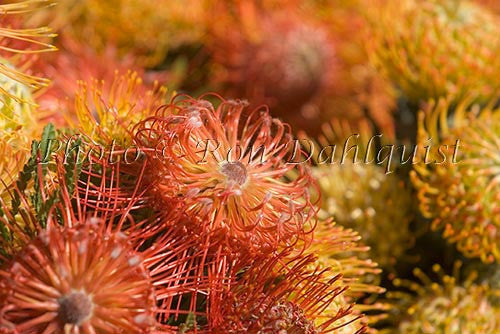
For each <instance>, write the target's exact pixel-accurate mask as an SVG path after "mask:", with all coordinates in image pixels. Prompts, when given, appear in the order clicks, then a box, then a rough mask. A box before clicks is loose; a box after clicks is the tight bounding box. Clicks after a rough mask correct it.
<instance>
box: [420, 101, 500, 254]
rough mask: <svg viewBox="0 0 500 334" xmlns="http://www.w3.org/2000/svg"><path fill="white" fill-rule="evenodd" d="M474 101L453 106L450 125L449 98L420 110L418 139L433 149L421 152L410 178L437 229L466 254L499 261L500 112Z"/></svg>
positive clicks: (425, 214) (427, 215) (422, 144)
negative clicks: (498, 155) (499, 162)
mask: <svg viewBox="0 0 500 334" xmlns="http://www.w3.org/2000/svg"><path fill="white" fill-rule="evenodd" d="M471 99H472V98H471ZM471 99H465V100H463V101H462V102H461V103H460V104H459V105H458V106H457V107H456V108H454V110H453V111H454V113H453V115H451V116H449V117H450V124H448V119H447V117H448V110H449V109H450V99H441V100H439V101H438V102H433V101H431V102H430V103H429V104H427V105H426V106H425V108H424V111H422V112H420V114H419V134H418V143H419V145H420V146H429V145H430V144H432V145H433V146H434V148H433V149H430V150H427V149H423V148H421V149H420V150H419V151H418V152H419V155H418V158H419V161H420V162H419V163H418V164H415V165H414V171H413V172H412V175H411V176H412V180H413V183H414V185H415V187H416V188H417V190H418V198H419V200H420V209H421V211H422V213H423V214H424V216H426V217H428V218H431V219H433V225H432V227H433V228H435V229H443V236H444V237H445V238H446V239H447V240H448V241H450V242H453V243H455V242H456V243H457V247H458V249H459V250H460V251H461V252H463V253H464V254H465V255H467V256H472V257H481V259H482V260H483V261H488V262H491V261H497V262H498V261H500V248H499V245H500V233H499V231H498V230H499V228H500V221H499V220H498V212H499V207H498V205H497V203H498V200H497V199H498V198H499V196H500V188H499V182H498V181H499V178H498V173H497V172H498V171H497V169H498V168H497V166H496V162H497V160H498V157H497V154H496V153H497V152H498V149H499V140H498V138H499V135H500V112H499V110H498V109H493V108H491V107H485V108H482V109H481V108H479V107H478V106H477V105H473V104H471V103H470V101H471ZM476 114H478V115H476ZM429 139H431V140H432V142H431V141H430V140H429ZM446 145H447V146H446ZM443 153H445V154H446V153H447V154H446V157H447V159H446V160H445V159H443ZM433 162H437V163H433Z"/></svg>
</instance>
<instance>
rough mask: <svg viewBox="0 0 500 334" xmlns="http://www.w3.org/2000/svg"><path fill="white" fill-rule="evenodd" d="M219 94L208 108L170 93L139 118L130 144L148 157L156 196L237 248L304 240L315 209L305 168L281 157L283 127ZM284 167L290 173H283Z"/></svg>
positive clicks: (285, 137) (285, 153)
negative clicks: (153, 111) (291, 174)
mask: <svg viewBox="0 0 500 334" xmlns="http://www.w3.org/2000/svg"><path fill="white" fill-rule="evenodd" d="M219 99H220V102H219V104H218V106H217V107H214V105H213V104H212V103H210V102H209V101H208V100H207V99H204V98H201V99H194V98H191V97H188V96H186V97H184V98H182V99H181V98H177V99H174V100H173V101H172V103H171V104H169V105H166V106H164V107H162V108H161V109H159V110H158V112H157V114H156V116H154V117H151V118H148V119H146V120H145V121H143V122H141V123H140V124H139V126H138V129H137V136H136V142H137V144H138V146H139V147H140V148H141V149H142V150H143V151H145V152H146V154H148V156H149V158H150V163H151V167H150V169H149V171H148V173H149V174H151V176H150V177H151V179H152V182H153V187H154V189H155V191H156V194H157V197H158V199H159V200H163V203H169V205H177V206H179V207H180V208H182V210H184V211H185V212H186V214H188V215H189V216H193V217H195V216H202V217H206V220H205V221H206V222H208V225H207V226H203V227H202V228H204V229H205V228H206V229H208V230H211V231H217V233H218V234H219V235H220V236H221V238H222V239H224V240H226V241H227V242H228V243H229V244H234V243H235V244H236V245H238V246H237V247H241V246H242V245H243V246H245V247H250V249H253V250H255V251H259V250H260V251H261V250H263V249H264V248H269V247H271V248H276V247H277V245H278V244H279V243H290V242H293V240H294V239H297V238H298V239H301V238H304V237H305V234H306V233H307V232H308V231H309V230H310V226H309V218H310V217H311V216H312V215H313V214H314V213H315V209H314V208H313V206H312V204H311V201H310V198H309V190H308V187H310V186H311V182H312V180H311V178H310V176H309V174H308V172H307V170H306V166H303V165H302V164H299V165H297V164H292V163H287V159H289V158H290V156H291V155H290V151H292V149H293V142H292V141H291V139H292V137H291V136H290V134H289V129H288V127H287V125H285V124H283V123H282V122H281V121H279V120H277V119H273V118H271V116H269V113H268V111H267V109H266V108H261V109H255V110H253V111H247V110H246V106H247V104H246V103H245V102H242V101H234V100H224V99H222V98H219ZM246 115H248V117H246V119H245V118H244V116H246ZM299 154H300V153H297V155H299ZM296 159H298V158H297V157H296ZM292 169H297V177H295V178H294V179H287V178H286V177H287V173H288V172H289V171H291V170H292ZM197 228H198V227H197Z"/></svg>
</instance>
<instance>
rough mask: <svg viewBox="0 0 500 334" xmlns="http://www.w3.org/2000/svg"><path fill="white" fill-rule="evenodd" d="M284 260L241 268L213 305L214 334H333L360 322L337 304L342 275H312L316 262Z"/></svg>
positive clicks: (323, 272)
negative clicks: (214, 310)
mask: <svg viewBox="0 0 500 334" xmlns="http://www.w3.org/2000/svg"><path fill="white" fill-rule="evenodd" d="M286 256H287V255H285V253H280V254H278V255H274V256H271V257H270V258H269V259H267V260H263V261H262V262H258V261H256V262H254V263H253V264H252V265H251V266H250V267H243V268H241V270H240V271H239V275H240V278H239V279H237V280H236V281H234V282H233V286H232V287H231V288H230V289H229V290H227V291H226V293H223V294H222V295H221V298H220V300H218V303H217V304H215V305H214V308H215V309H217V312H216V314H219V315H220V317H218V318H214V319H213V323H212V326H213V329H212V330H213V333H276V334H281V333H308V334H314V333H331V332H335V333H336V332H338V331H340V330H341V329H342V327H344V326H348V325H349V324H350V323H352V322H356V321H358V320H359V316H351V314H350V313H351V308H352V305H348V304H347V305H346V304H343V303H342V302H340V301H339V300H340V298H341V296H342V294H343V293H344V292H345V290H346V289H347V287H346V286H344V285H342V284H341V283H340V282H341V280H340V277H341V275H340V274H339V275H335V274H334V273H332V272H329V271H328V270H320V269H315V270H310V269H309V267H310V266H311V264H312V263H314V261H315V258H314V256H311V255H308V256H306V255H304V256H299V257H296V258H294V259H291V260H290V259H288V260H287V259H286ZM329 277H330V278H329ZM337 303H339V304H337ZM335 305H336V307H335ZM363 331H364V327H363V326H361V328H360V329H359V330H357V331H356V332H355V333H362V332H363ZM353 333H354V332H353Z"/></svg>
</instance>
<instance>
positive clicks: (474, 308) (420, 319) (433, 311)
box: [390, 262, 500, 334]
mask: <svg viewBox="0 0 500 334" xmlns="http://www.w3.org/2000/svg"><path fill="white" fill-rule="evenodd" d="M460 266H461V263H460V262H456V264H455V269H454V273H453V276H449V275H446V274H444V273H443V270H442V268H441V267H440V266H439V265H434V266H433V271H434V272H435V273H437V274H438V275H439V277H440V281H439V282H435V281H433V280H432V279H431V278H430V277H429V276H427V275H426V274H425V273H424V272H423V271H422V270H420V269H418V268H416V269H415V270H414V275H415V276H416V277H417V278H418V279H419V280H420V281H421V284H419V283H417V282H413V281H409V280H401V279H396V280H395V281H394V284H395V285H396V286H400V287H404V288H407V289H408V290H409V292H403V291H399V292H393V293H391V295H390V297H391V298H395V300H396V301H397V303H398V304H400V305H403V309H405V310H406V311H405V314H403V315H402V317H401V319H400V323H399V327H398V329H397V332H398V333H411V334H417V333H439V334H459V333H460V334H462V333H464V334H473V333H484V334H493V333H496V332H497V331H498V328H499V326H500V324H499V319H500V307H499V306H498V305H495V304H494V303H493V302H492V298H493V297H494V295H495V294H496V295H498V291H494V290H493V289H492V288H491V287H490V286H488V285H486V284H480V283H475V281H476V279H475V277H474V275H471V276H469V277H467V278H466V279H465V280H464V282H460V281H459V268H460ZM395 332H396V331H395Z"/></svg>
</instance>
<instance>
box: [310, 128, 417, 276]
mask: <svg viewBox="0 0 500 334" xmlns="http://www.w3.org/2000/svg"><path fill="white" fill-rule="evenodd" d="M385 143H386V142H385V137H384V136H381V137H377V135H374V131H373V129H372V128H371V126H370V124H369V123H368V122H360V123H358V124H357V125H356V127H352V126H350V125H349V124H348V123H347V122H345V121H344V122H343V121H341V120H332V121H331V122H329V123H325V124H324V125H323V132H322V134H321V135H320V136H318V140H317V142H316V145H315V146H313V149H314V151H313V152H314V154H315V155H314V156H313V158H314V160H315V166H314V167H313V168H312V174H313V176H314V177H315V178H316V180H317V182H318V184H319V190H320V194H319V195H321V201H322V205H321V208H322V211H320V214H319V215H320V216H321V217H322V218H328V217H332V218H333V219H334V220H335V222H336V223H338V224H339V225H340V226H343V227H345V228H348V229H353V230H355V231H357V232H359V234H360V236H361V237H362V239H363V242H364V243H365V244H366V245H367V246H369V248H370V250H369V251H368V252H366V253H365V255H362V257H363V258H366V257H367V256H368V257H369V258H371V259H372V260H374V261H375V262H377V263H378V264H379V265H380V266H381V267H383V268H386V269H389V268H391V267H393V265H394V264H395V262H396V260H397V259H400V260H401V259H402V257H404V253H405V251H406V250H407V249H408V248H409V247H411V244H412V241H413V237H412V232H411V231H410V228H409V224H410V220H411V216H412V200H411V195H410V192H409V189H408V186H405V184H404V182H403V180H402V179H401V178H400V177H399V176H398V175H396V174H394V173H387V172H386V168H387V165H385V166H384V164H385V163H387V162H385V163H384V161H379V160H383V159H384V156H385V155H386V154H387V153H388V152H389V151H388V150H385V149H383V147H384V146H382V144H385ZM351 147H354V150H353V149H350V148H351ZM406 155H408V153H405V157H406ZM377 156H379V157H377ZM343 158H345V159H344V160H343ZM405 159H406V158H405ZM319 225H321V224H319ZM396 225H397V226H398V228H394V226H396ZM381 240H383V242H381ZM319 244H321V242H320V243H319Z"/></svg>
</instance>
